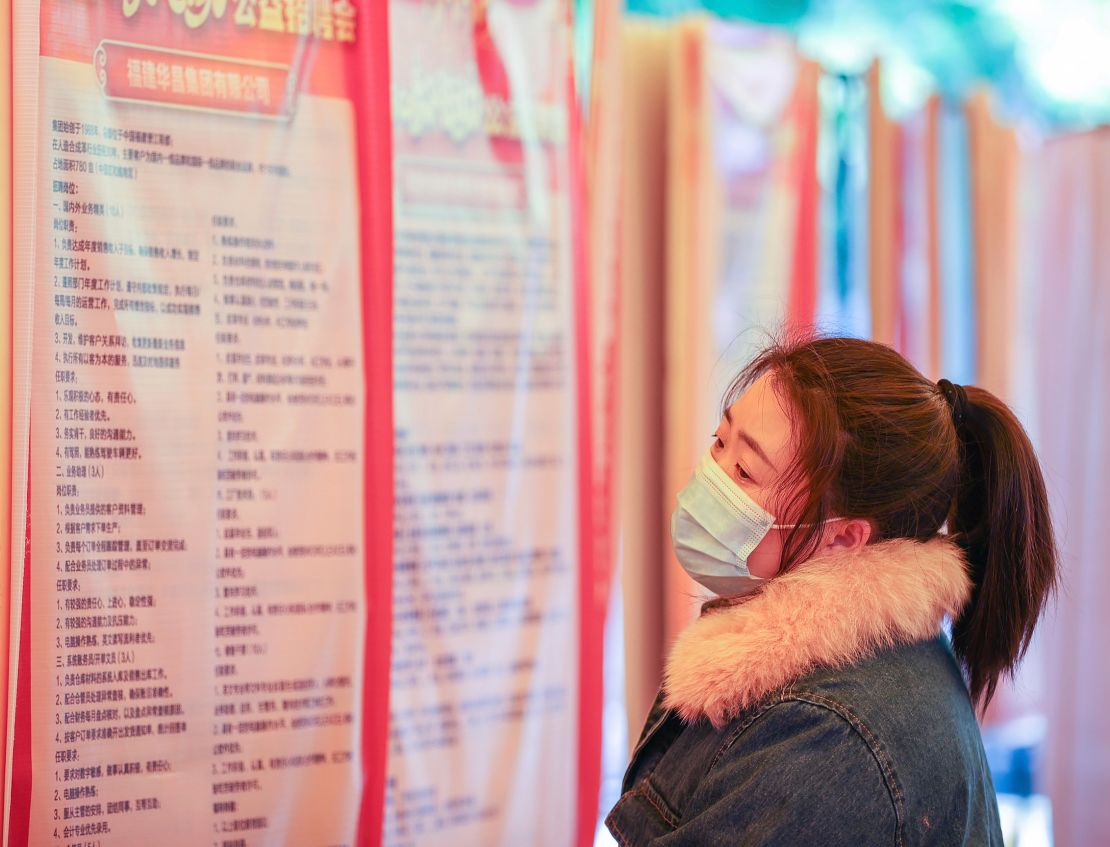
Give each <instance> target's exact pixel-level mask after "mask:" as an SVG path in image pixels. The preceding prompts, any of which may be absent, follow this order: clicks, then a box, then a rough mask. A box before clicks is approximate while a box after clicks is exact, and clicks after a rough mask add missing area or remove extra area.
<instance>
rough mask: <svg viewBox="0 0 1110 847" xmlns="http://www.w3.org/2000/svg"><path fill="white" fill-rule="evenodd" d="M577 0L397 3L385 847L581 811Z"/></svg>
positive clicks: (584, 769)
mask: <svg viewBox="0 0 1110 847" xmlns="http://www.w3.org/2000/svg"><path fill="white" fill-rule="evenodd" d="M569 7H570V4H569V3H567V2H564V1H563V0H502V2H496V3H477V2H474V3H472V2H469V1H468V0H463V2H451V0H392V2H391V3H390V44H391V67H392V85H393V120H394V231H395V244H396V257H397V259H396V265H395V310H394V356H395V367H394V373H395V382H394V412H395V423H396V455H395V467H396V492H397V494H396V515H395V517H396V525H397V530H396V547H395V551H394V562H395V574H394V575H395V579H394V617H393V620H394V630H393V655H394V661H393V675H392V682H391V690H390V698H391V723H390V746H389V762H388V778H387V796H386V822H385V835H384V843H385V844H388V845H393V847H400V845H439V844H491V845H492V844H529V845H552V846H553V847H556V846H557V847H563V845H567V844H572V843H579V844H582V843H588V840H585V839H583V837H582V836H583V834H584V833H589V836H590V839H592V830H593V827H594V826H595V824H596V807H597V785H598V777H597V769H598V768H599V766H600V764H599V758H600V756H599V750H600V733H599V729H600V727H599V724H598V722H597V709H596V707H591V706H590V705H589V704H596V703H599V702H600V690H599V688H598V686H600V681H601V675H600V656H601V646H602V645H601V639H600V637H599V635H600V632H601V627H600V621H599V619H598V617H597V615H598V611H599V610H598V608H597V606H598V604H597V603H596V599H595V595H596V592H595V586H596V585H597V582H598V581H597V579H596V578H595V573H594V571H593V569H592V568H593V566H592V558H593V550H594V544H595V542H594V538H593V534H592V532H591V528H590V524H591V520H592V511H591V507H590V503H591V499H592V496H591V495H592V489H593V473H592V466H591V459H590V449H589V448H590V415H589V403H590V390H589V386H590V381H589V368H588V359H589V344H588V340H589V337H590V336H589V332H588V321H587V320H586V314H587V309H588V305H589V303H588V300H587V294H586V291H585V290H584V289H585V272H586V268H585V262H584V252H583V251H582V249H581V243H582V242H581V238H582V236H583V226H584V219H583V216H582V207H581V202H582V198H581V193H580V187H581V182H580V180H581V174H580V172H579V166H578V158H577V157H578V154H579V151H578V149H577V145H578V141H577V139H578V126H577V120H578V118H577V107H576V103H575V98H574V96H573V90H572V87H571V79H572V76H571V44H572V38H571V28H570V8H569ZM601 611H603V609H602V610H601ZM588 786H592V789H591V788H589V787H588ZM591 793H592V796H589V795H591Z"/></svg>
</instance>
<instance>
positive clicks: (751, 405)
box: [727, 373, 793, 471]
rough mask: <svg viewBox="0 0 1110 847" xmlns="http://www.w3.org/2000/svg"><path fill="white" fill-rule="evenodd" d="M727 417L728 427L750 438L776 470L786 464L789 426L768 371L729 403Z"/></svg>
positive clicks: (789, 450) (790, 425)
mask: <svg viewBox="0 0 1110 847" xmlns="http://www.w3.org/2000/svg"><path fill="white" fill-rule="evenodd" d="M727 416H728V417H729V418H730V421H731V425H732V428H733V429H734V430H739V431H741V432H743V433H744V434H746V435H747V436H749V437H751V438H752V439H754V440H755V441H756V442H757V443H758V444H759V445H760V446H761V447H762V448H763V451H764V452H765V453H766V454H767V456H768V458H769V459H770V460H771V462H772V464H774V466H775V467H777V468H778V469H779V470H780V471H781V470H782V469H783V468H785V467H786V466H787V465H789V464H790V460H791V458H792V454H793V451H792V449H791V443H792V442H791V433H792V429H793V426H792V424H791V422H790V417H789V415H788V414H787V412H786V409H784V408H783V402H782V399H781V398H780V397H779V395H778V392H777V391H776V390H775V386H774V382H773V377H772V375H771V374H769V373H766V374H763V375H762V376H760V377H759V378H758V379H756V380H755V381H754V382H753V383H752V384H751V385H750V386H749V387H748V389H747V390H746V391H745V392H744V393H743V394H741V395H740V397H738V398H737V399H736V401H735V402H734V403H733V404H732V405H731V406H729V408H728V415H727Z"/></svg>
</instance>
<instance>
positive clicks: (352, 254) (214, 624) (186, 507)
mask: <svg viewBox="0 0 1110 847" xmlns="http://www.w3.org/2000/svg"><path fill="white" fill-rule="evenodd" d="M376 5H377V4H371V3H362V4H356V3H354V2H351V0H293V1H292V2H275V0H259V1H258V2H256V1H255V0H203V1H201V0H103V2H94V0H85V2H64V0H43V2H42V3H41V4H39V3H36V2H33V0H18V2H17V8H16V13H15V24H16V29H15V38H16V51H17V57H16V62H17V66H18V67H19V68H20V69H21V73H22V74H23V81H24V82H25V83H26V86H30V87H29V88H28V87H26V86H25V87H23V88H22V89H21V96H22V97H23V100H22V101H21V103H20V104H19V105H18V107H17V111H16V115H15V119H16V122H17V124H18V127H17V131H16V135H17V147H16V174H17V180H18V181H19V182H18V186H17V195H16V204H17V207H18V208H20V209H22V210H26V214H27V215H28V216H30V217H31V219H32V221H33V227H32V231H31V233H30V235H31V241H30V242H29V243H30V246H29V247H28V246H27V242H23V248H22V249H24V250H25V251H27V252H25V253H24V254H23V255H22V257H21V258H19V259H17V279H16V284H17V289H19V290H20V292H21V297H22V299H20V300H18V301H17V312H18V313H17V325H18V326H19V327H20V330H19V331H20V333H21V335H20V338H21V339H23V340H24V341H25V343H26V345H27V347H26V348H25V349H20V350H17V361H16V382H17V385H19V386H21V387H22V390H23V395H22V396H18V395H17V398H16V402H17V411H18V409H19V408H20V404H24V408H26V409H27V410H29V417H27V418H26V419H24V422H23V424H22V425H23V426H24V427H25V431H26V432H27V433H29V439H28V441H29V448H28V454H27V455H25V456H23V457H21V461H20V468H21V470H20V474H21V480H20V479H17V489H16V490H17V493H18V492H19V491H20V490H21V489H22V490H23V491H24V492H25V493H26V494H27V497H28V500H27V509H26V512H25V514H26V525H25V526H23V527H19V530H20V531H23V532H25V533H26V539H27V546H26V555H25V557H24V559H23V561H22V562H21V563H20V562H17V563H16V565H15V568H14V569H15V570H16V581H17V587H18V590H19V592H20V593H19V594H17V595H16V596H21V597H22V605H21V608H20V609H19V611H18V614H17V615H15V617H16V620H17V626H18V627H19V629H18V631H19V633H20V638H19V653H18V658H19V663H18V664H19V675H18V681H17V683H16V693H17V697H16V708H15V711H14V724H13V725H12V729H13V730H14V732H13V738H14V745H13V748H12V749H11V750H10V752H9V755H10V756H11V757H12V758H11V761H12V764H13V771H12V773H13V780H12V790H11V793H10V795H9V797H8V798H7V802H8V803H9V804H10V805H9V815H8V821H9V832H8V833H7V836H8V838H7V843H10V844H22V843H27V842H28V841H29V842H30V843H32V844H36V845H38V844H58V845H62V844H65V845H92V844H96V845H103V847H108V846H109V845H138V844H146V845H149V844H158V845H163V846H164V847H177V845H181V847H196V845H207V844H211V845H214V847H231V845H236V847H238V845H243V847H246V846H247V845H262V844H278V843H283V844H297V845H340V844H346V845H351V844H355V843H356V841H358V840H364V839H365V838H366V837H367V836H368V835H370V837H373V835H372V833H373V832H374V827H375V826H376V825H378V824H377V823H376V820H377V817H378V815H379V814H380V811H379V808H378V807H380V803H381V798H380V788H381V779H380V777H378V776H376V775H375V774H376V772H377V770H378V765H377V764H376V762H378V761H384V714H383V715H382V719H377V718H374V717H373V715H374V711H373V710H374V709H375V708H378V710H379V711H380V710H381V709H380V704H381V703H383V702H384V695H385V690H386V688H385V686H386V684H387V683H386V678H385V672H384V669H385V667H386V660H385V657H384V653H383V650H388V637H387V635H386V636H384V637H383V627H382V621H383V620H388V618H387V617H386V616H387V615H388V597H386V598H384V600H383V597H382V596H381V594H382V586H386V587H387V586H388V576H386V577H385V578H384V579H383V577H382V574H383V573H385V574H388V571H389V568H390V563H389V555H390V551H389V544H388V538H389V529H388V525H386V526H385V529H384V533H383V532H382V531H381V530H382V527H381V525H380V521H378V522H375V521H374V520H367V519H366V517H365V516H366V515H367V514H388V503H389V497H390V494H391V491H390V487H391V481H390V477H389V463H388V458H386V460H385V461H384V462H383V460H382V456H383V454H384V455H385V456H386V457H388V455H389V452H390V450H391V444H390V441H391V439H390V437H389V431H388V425H387V424H386V425H384V426H383V425H382V421H383V419H384V420H385V421H388V406H387V404H386V406H382V405H381V403H380V400H379V398H380V397H381V396H382V395H383V394H384V393H386V392H383V390H382V386H388V384H389V370H388V367H389V321H388V308H389V307H388V296H389V293H388V292H389V285H390V280H389V258H390V257H389V253H388V191H389V189H388V158H387V156H388V141H389V134H388V133H389V130H388V112H387V111H386V108H379V107H378V106H376V105H374V104H380V103H383V102H384V103H385V104H386V107H387V105H388V102H387V101H388V98H387V97H386V96H384V95H385V91H386V85H385V77H384V73H385V70H386V69H385V68H384V65H382V63H383V62H384V60H383V59H382V58H381V57H382V56H384V43H385V30H384V28H385V17H384V10H383V9H381V8H377V9H375V6H376ZM378 41H380V42H381V43H380V44H377V43H376V42H378ZM375 62H378V63H379V65H380V67H377V68H375V65H374V63H375ZM375 88H376V89H378V90H375ZM375 198H382V199H381V200H380V202H379V205H380V206H381V207H382V208H379V209H376V210H375V208H374V203H375V202H376V201H375ZM383 212H384V215H385V216H384V217H383ZM383 221H384V228H383ZM383 248H384V249H383ZM383 260H384V261H383ZM386 391H387V389H386ZM383 507H384V508H383ZM373 527H377V529H378V530H379V532H378V535H377V536H375V535H373V534H372V533H371V532H370V529H371V528H373ZM382 536H384V541H385V543H383V538H382ZM383 602H384V604H385V605H383ZM385 632H386V633H387V632H388V630H385ZM376 704H377V705H376ZM379 725H380V729H381V731H380V730H379ZM379 739H380V740H379ZM378 823H380V822H378ZM360 827H361V835H360Z"/></svg>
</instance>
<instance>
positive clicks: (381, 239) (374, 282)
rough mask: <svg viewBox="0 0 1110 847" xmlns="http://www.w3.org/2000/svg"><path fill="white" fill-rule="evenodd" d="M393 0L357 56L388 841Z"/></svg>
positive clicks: (369, 23) (369, 573) (378, 724)
mask: <svg viewBox="0 0 1110 847" xmlns="http://www.w3.org/2000/svg"><path fill="white" fill-rule="evenodd" d="M388 7H389V4H388V3H385V2H373V3H366V4H364V5H363V6H362V7H361V11H362V13H363V15H364V17H363V28H362V31H361V33H360V35H359V40H358V46H357V50H356V52H355V56H354V60H353V61H352V62H350V63H348V74H349V77H348V79H349V85H348V91H349V92H350V96H351V97H352V100H353V102H354V105H355V126H356V132H357V136H358V138H357V146H356V150H357V155H358V166H359V188H360V191H359V198H360V200H359V202H360V207H361V210H360V211H361V221H360V235H361V241H362V250H361V262H362V274H361V275H362V351H363V367H364V371H363V373H364V379H365V390H366V427H365V441H364V457H365V462H364V479H363V482H364V492H365V495H364V496H365V509H366V512H365V516H364V521H363V549H364V551H365V567H366V616H367V617H366V644H365V667H364V669H363V680H362V703H363V714H362V776H363V785H362V802H361V807H360V809H359V821H358V843H359V844H360V845H372V844H380V843H381V839H382V819H383V814H384V809H385V779H386V761H387V749H386V744H387V739H388V732H389V667H390V646H391V641H392V607H393V209H392V202H393V182H392V180H393V175H392V146H393V145H392V132H393V124H392V120H391V117H390V108H389V96H390V95H389V22H388Z"/></svg>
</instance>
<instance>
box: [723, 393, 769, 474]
mask: <svg viewBox="0 0 1110 847" xmlns="http://www.w3.org/2000/svg"><path fill="white" fill-rule="evenodd" d="M725 420H726V421H728V425H729V426H730V427H731V426H732V412H730V411H729V409H728V407H727V406H726V407H725ZM736 436H737V438H739V439H740V440H741V441H743V442H744V443H745V444H747V445H748V446H749V447H751V448H752V451H753V452H754V453H755V454H756V455H757V456H759V458H761V459H762V460H763V462H764V463H765V464H766V465H767V467H769V468H770V469H771V470H773V471H774V472H775V473H778V472H779V469H778V468H776V467H775V465H774V462H772V461H771V460H770V459H769V458H767V454H766V453H765V452H764V450H763V448H762V447H760V446H759V442H758V441H756V440H755V439H754V438H752V437H751V436H750V435H748V433H746V432H744V431H743V430H740V431H739V432H738V433H737V434H736Z"/></svg>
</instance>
